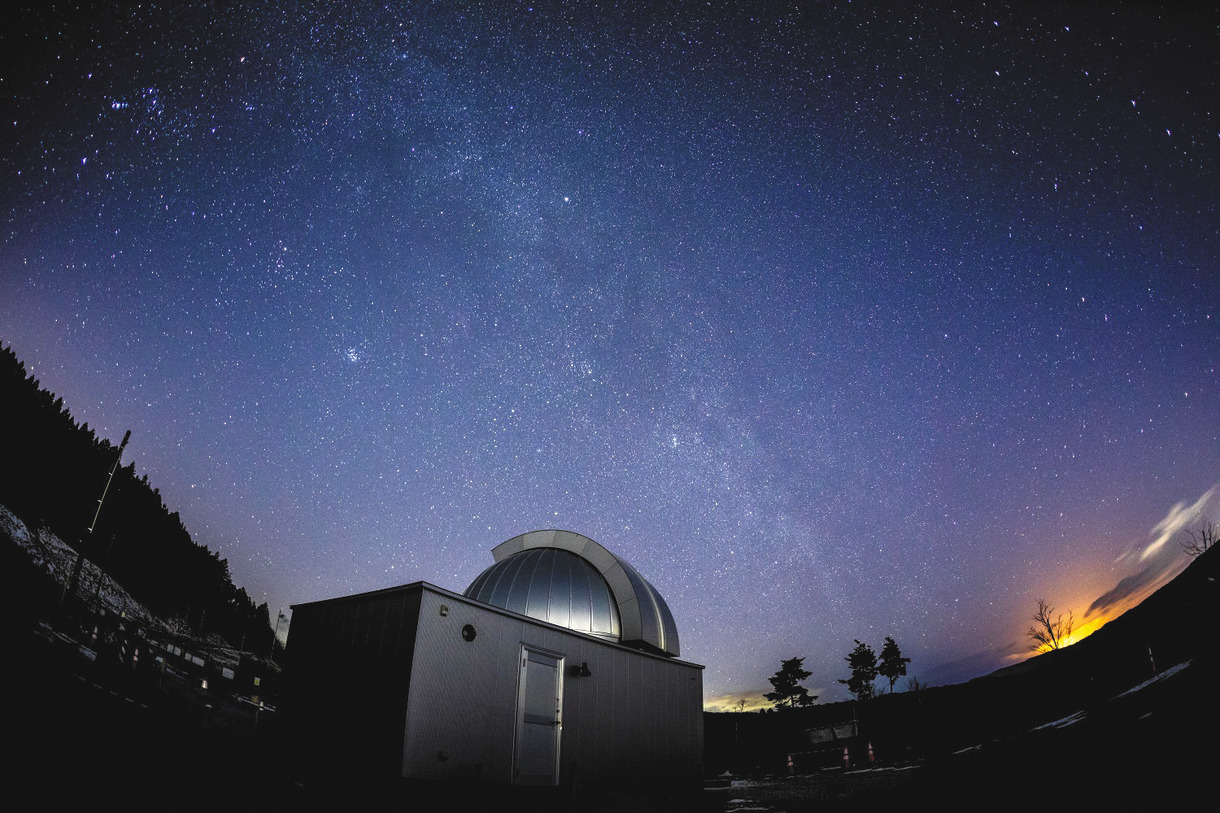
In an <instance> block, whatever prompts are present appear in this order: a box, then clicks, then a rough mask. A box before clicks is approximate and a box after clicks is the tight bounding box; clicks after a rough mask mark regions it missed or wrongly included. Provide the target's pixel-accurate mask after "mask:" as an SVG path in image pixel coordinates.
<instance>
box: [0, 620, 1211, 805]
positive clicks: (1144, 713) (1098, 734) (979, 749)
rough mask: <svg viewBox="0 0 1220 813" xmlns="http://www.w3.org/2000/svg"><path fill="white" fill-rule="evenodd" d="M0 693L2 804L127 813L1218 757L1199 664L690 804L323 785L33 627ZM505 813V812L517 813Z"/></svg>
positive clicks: (901, 779) (474, 801)
mask: <svg viewBox="0 0 1220 813" xmlns="http://www.w3.org/2000/svg"><path fill="white" fill-rule="evenodd" d="M10 632H11V637H10V639H9V641H8V645H7V647H6V648H7V651H8V653H9V654H10V655H12V656H13V657H12V659H11V660H10V661H9V662H10V664H12V666H11V667H10V668H9V669H8V670H7V674H6V685H5V689H4V690H5V695H4V708H5V718H6V724H5V726H4V731H5V739H6V740H7V741H8V742H9V743H10V744H12V745H15V746H16V748H17V751H16V755H15V756H14V758H13V759H12V760H11V761H10V762H9V764H8V765H7V766H6V774H8V776H9V777H10V782H9V793H10V794H11V796H10V798H19V797H20V796H21V795H24V794H20V793H19V792H20V791H32V792H33V793H34V794H36V796H35V798H40V799H43V800H44V801H45V802H46V803H50V804H54V805H55V806H56V807H60V806H63V805H66V804H73V803H84V804H89V803H90V802H94V803H96V802H108V803H109V802H119V803H123V804H126V805H128V806H131V807H134V808H136V809H147V808H153V807H164V806H179V805H184V804H185V805H188V806H189V807H191V808H192V809H197V808H200V807H212V806H216V807H218V808H220V809H253V808H257V807H264V806H272V805H274V806H276V807H285V806H290V807H291V808H293V809H302V808H304V809H327V808H333V807H336V806H343V807H346V808H348V809H364V808H371V807H381V806H383V805H394V806H411V807H414V806H419V804H420V803H428V806H429V807H431V806H434V805H435V806H441V807H444V808H447V809H467V808H473V807H483V806H485V805H489V804H490V805H497V806H500V805H503V804H504V803H506V802H516V803H528V804H529V806H531V807H535V808H537V809H544V810H545V809H555V810H558V809H571V808H572V807H573V806H574V805H575V807H576V808H577V809H582V810H587V811H599V810H605V811H618V810H640V811H650V810H658V811H659V810H693V811H708V812H709V813H718V812H719V811H725V812H726V813H727V811H735V810H744V809H750V808H752V809H763V810H785V811H806V810H808V811H813V810H819V811H824V810H847V809H852V810H858V809H862V806H863V809H873V808H878V807H881V806H882V805H888V804H894V805H911V804H916V805H918V804H927V805H932V806H936V807H938V808H941V809H955V808H958V807H965V806H974V805H978V804H993V803H1002V804H1006V806H1008V805H1011V804H1014V803H1015V804H1024V803H1028V804H1037V805H1039V806H1044V805H1046V804H1048V803H1051V804H1053V805H1054V806H1056V807H1057V806H1060V805H1068V804H1087V805H1089V806H1095V805H1099V804H1121V805H1122V806H1123V807H1124V808H1129V807H1130V806H1132V805H1134V804H1139V803H1147V802H1156V803H1158V804H1166V803H1168V804H1173V803H1175V802H1178V801H1185V800H1187V799H1188V798H1193V797H1194V796H1195V795H1196V794H1197V793H1199V792H1201V791H1202V792H1204V793H1209V795H1210V790H1211V788H1212V786H1213V780H1212V776H1211V774H1212V771H1213V770H1214V762H1215V758H1216V756H1217V755H1218V748H1217V744H1216V738H1217V736H1218V733H1217V729H1216V723H1217V721H1218V720H1220V717H1218V716H1217V707H1218V704H1217V699H1216V694H1215V686H1216V677H1217V671H1216V668H1215V663H1214V660H1213V659H1211V658H1204V659H1195V661H1194V662H1192V663H1191V664H1190V665H1189V666H1185V667H1180V668H1178V669H1176V670H1172V669H1167V670H1165V671H1164V672H1163V673H1162V675H1161V677H1160V678H1159V679H1156V680H1154V681H1152V682H1150V683H1148V684H1146V685H1144V686H1143V687H1142V688H1139V689H1138V690H1134V691H1130V692H1128V693H1126V694H1122V695H1120V696H1116V697H1112V698H1108V699H1106V700H1105V701H1104V702H1100V703H1098V704H1097V705H1096V707H1094V708H1089V709H1082V710H1080V713H1079V714H1078V715H1075V716H1073V717H1069V718H1065V719H1063V720H1061V721H1059V724H1058V725H1045V726H1042V727H1040V728H1035V729H1033V730H1030V731H1026V732H1023V733H1021V734H1019V735H1016V736H1009V737H1006V738H1003V739H999V740H994V741H988V742H980V743H977V744H976V745H975V746H974V747H971V748H966V749H959V750H957V751H955V752H952V753H944V754H939V755H933V756H925V757H923V758H921V759H915V760H912V761H910V762H906V763H902V764H890V765H878V766H873V767H870V768H867V769H863V770H843V769H832V770H823V771H818V772H814V773H810V774H806V775H799V776H793V777H785V776H770V777H756V778H753V779H751V780H749V781H744V780H741V779H736V780H734V779H730V778H725V779H723V780H721V782H719V783H718V784H719V786H713V785H716V784H717V783H715V782H710V783H709V787H707V788H705V789H702V790H694V791H693V792H689V793H687V794H685V795H675V794H665V793H661V792H659V791H656V790H643V789H633V788H632V787H631V786H630V785H629V784H626V783H625V784H624V785H623V786H620V787H615V788H577V789H575V790H573V789H554V790H553V791H548V792H543V793H537V792H535V793H533V794H523V793H518V792H513V791H511V790H509V789H504V788H489V787H478V786H475V787H435V786H419V785H407V784H402V783H392V784H388V785H384V786H373V785H369V784H368V783H359V784H351V783H347V784H345V783H343V782H333V781H328V780H327V778H326V777H318V776H301V775H299V774H297V773H296V772H295V771H294V760H293V758H292V749H291V743H286V742H282V741H281V740H280V738H279V737H278V731H279V728H280V727H279V721H278V720H277V719H276V713H274V712H268V711H265V710H259V709H258V707H257V706H253V705H251V704H249V703H247V702H243V701H241V700H239V699H234V698H229V697H223V696H217V695H212V694H209V693H208V692H207V691H206V690H204V689H202V688H201V687H200V686H198V685H196V684H195V683H194V682H191V681H187V680H186V679H182V678H178V677H176V676H174V675H173V674H172V673H166V672H164V671H161V672H157V673H155V675H156V679H155V680H152V679H149V678H148V674H149V672H142V673H140V675H139V676H137V674H136V673H134V672H132V671H130V670H129V671H122V670H117V671H116V670H113V669H110V668H108V667H107V666H106V665H105V664H104V663H100V662H99V660H100V659H93V660H91V659H90V658H88V657H87V656H86V655H85V654H82V650H81V647H80V644H79V642H77V641H74V640H72V639H70V638H69V637H67V636H64V635H62V634H59V633H56V632H54V631H52V630H51V629H50V628H48V627H47V626H46V625H43V624H34V625H33V626H32V627H26V628H25V629H23V630H17V629H14V630H11V631H10ZM514 806H517V805H515V804H514Z"/></svg>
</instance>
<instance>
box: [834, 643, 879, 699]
mask: <svg viewBox="0 0 1220 813" xmlns="http://www.w3.org/2000/svg"><path fill="white" fill-rule="evenodd" d="M844 660H846V661H847V665H848V666H850V667H851V677H849V678H848V679H847V680H840V681H839V682H840V683H842V684H844V685H845V686H847V691H849V692H851V693H852V694H853V695H855V697H856V699H857V700H868V699H869V698H870V697H872V696H873V695H874V694H875V691H874V687H873V681H875V680H876V679H877V653H875V652H873V648H872V647H871V646H869V645H868V644H863V643H860V641H859V640H857V641H856V648H855V649H853V650H852V651H851V654H850V655H848V656H847V657H846V658H845V659H844Z"/></svg>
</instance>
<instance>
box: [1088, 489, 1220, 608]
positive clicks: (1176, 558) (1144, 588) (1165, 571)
mask: <svg viewBox="0 0 1220 813" xmlns="http://www.w3.org/2000/svg"><path fill="white" fill-rule="evenodd" d="M1218 493H1220V484H1218V485H1214V486H1212V487H1211V488H1209V489H1208V490H1207V491H1205V492H1203V495H1202V496H1200V497H1199V499H1197V500H1195V501H1194V503H1193V504H1191V505H1187V504H1186V503H1185V501H1183V502H1178V503H1175V504H1174V506H1173V507H1172V508H1170V509H1169V513H1167V514H1166V515H1165V518H1164V519H1162V520H1161V521H1160V522H1158V523H1157V524H1156V525H1154V526H1152V530H1151V531H1149V536H1151V537H1153V540H1152V541H1151V542H1149V543H1148V544H1147V545H1146V546H1144V547H1143V548H1142V549H1141V548H1139V547H1133V548H1132V549H1131V550H1129V551H1127V552H1126V553H1124V554H1123V555H1122V556H1120V557H1118V561H1120V562H1127V563H1131V564H1133V565H1134V566H1135V567H1136V570H1135V572H1134V573H1130V574H1128V575H1126V576H1124V577H1123V578H1122V579H1120V580H1119V582H1118V584H1116V585H1114V587H1113V588H1111V589H1110V590H1107V591H1106V592H1105V593H1103V594H1101V595H1100V596H1098V597H1097V598H1096V599H1094V601H1093V603H1092V604H1090V605H1089V609H1088V610H1086V611H1085V614H1084V617H1085V618H1089V617H1090V616H1092V615H1093V614H1095V613H1101V614H1104V615H1111V614H1117V613H1119V612H1122V611H1123V610H1126V609H1127V608H1128V607H1130V606H1131V605H1132V604H1133V603H1134V602H1135V601H1136V600H1137V599H1142V598H1143V597H1144V596H1145V595H1147V593H1149V592H1151V591H1152V590H1153V589H1155V588H1156V587H1159V586H1160V585H1161V584H1163V583H1164V582H1165V581H1167V580H1168V579H1169V578H1171V577H1172V576H1175V575H1177V573H1178V572H1180V571H1181V570H1182V568H1183V567H1185V566H1186V564H1187V562H1186V561H1185V560H1184V558H1183V557H1182V556H1181V555H1179V554H1180V552H1179V551H1178V550H1177V548H1176V547H1171V546H1167V543H1168V542H1169V540H1170V539H1172V538H1173V537H1174V536H1175V535H1177V534H1178V533H1179V532H1181V531H1182V530H1184V529H1186V528H1189V527H1190V526H1191V525H1193V524H1195V523H1196V522H1197V521H1198V520H1199V518H1200V517H1202V516H1204V514H1205V512H1206V510H1207V507H1208V504H1209V503H1210V502H1211V501H1212V500H1213V499H1214V498H1215V497H1216V495H1217V494H1218Z"/></svg>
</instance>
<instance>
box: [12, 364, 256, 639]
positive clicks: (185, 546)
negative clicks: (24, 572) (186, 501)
mask: <svg viewBox="0 0 1220 813" xmlns="http://www.w3.org/2000/svg"><path fill="white" fill-rule="evenodd" d="M0 403H3V404H4V416H3V425H2V426H3V428H2V431H3V447H4V449H5V451H6V454H5V457H6V465H4V466H3V467H0V505H4V506H6V507H7V508H8V509H9V510H11V511H12V512H13V514H15V515H16V516H17V517H19V518H20V519H21V520H22V521H23V522H24V523H25V525H27V526H28V527H29V528H30V529H31V530H34V531H38V530H41V529H47V530H49V531H50V532H51V533H53V534H54V535H55V536H57V537H59V538H60V539H62V540H64V541H65V542H67V543H68V544H70V545H72V546H73V547H74V548H76V549H77V550H78V551H79V552H80V553H82V554H83V555H84V556H85V557H87V558H88V559H89V560H91V561H93V562H94V563H96V564H97V565H98V566H99V567H100V568H101V569H102V570H104V571H105V572H106V573H108V574H109V575H110V576H111V577H113V578H114V579H115V580H116V581H117V582H119V583H120V584H121V585H122V586H123V587H124V588H125V589H126V591H127V592H128V593H130V594H131V595H132V596H133V597H134V598H135V599H136V600H137V601H139V602H140V603H141V604H143V605H144V606H146V607H147V608H149V610H151V611H152V612H153V613H154V614H156V615H157V616H158V617H160V618H162V619H166V620H169V619H181V621H182V622H183V623H184V625H185V626H187V627H189V628H190V629H192V630H194V631H195V632H196V633H201V634H204V635H219V636H220V637H221V638H223V639H224V640H226V641H227V642H228V643H229V644H230V645H232V646H238V645H242V644H243V643H244V647H245V648H246V649H247V650H250V651H254V652H259V653H262V654H268V653H270V652H271V650H272V647H273V645H274V644H273V635H274V632H273V630H272V627H271V618H270V612H269V609H268V607H267V605H266V603H263V604H261V605H257V606H256V605H255V603H254V601H253V600H252V599H251V598H250V596H249V595H247V593H246V591H245V590H244V589H243V588H240V587H237V586H236V585H234V584H233V580H232V577H231V575H230V573H229V564H228V562H227V561H226V560H225V559H222V558H221V557H220V556H219V555H217V554H216V553H215V552H213V551H211V550H209V549H208V548H207V547H206V546H204V545H202V544H199V543H197V542H196V541H195V540H194V539H192V538H191V534H190V532H189V531H188V530H187V529H186V527H185V526H184V525H183V523H182V520H181V518H180V517H179V516H178V513H177V512H175V511H170V510H169V509H168V508H167V507H166V505H165V503H164V501H163V500H162V499H161V493H160V491H158V490H157V489H156V488H155V487H153V485H152V484H151V483H149V481H148V476H147V475H141V476H139V477H137V476H136V473H135V465H134V464H131V463H129V464H127V465H121V466H120V467H119V468H118V469H117V471H116V472H115V475H114V479H113V482H111V484H110V486H109V489H108V491H107V493H106V499H105V504H104V506H103V510H102V512H101V514H100V515H99V517H98V521H97V525H96V526H95V527H94V529H93V532H92V533H90V532H89V530H88V529H89V526H90V523H91V522H92V521H93V517H94V514H95V512H96V509H97V504H98V503H97V501H98V498H99V496H101V493H102V489H103V487H104V486H105V485H106V482H107V476H108V474H109V472H110V469H111V467H112V466H114V463H115V460H116V459H117V457H118V451H119V448H118V447H117V446H116V445H114V444H113V443H111V441H110V440H109V439H106V438H98V437H97V436H96V435H95V433H94V431H93V430H92V429H90V428H89V425H88V424H83V425H82V424H79V423H77V421H76V420H75V419H74V418H73V417H72V413H71V412H70V411H69V409H68V407H67V406H66V405H65V404H64V402H63V399H62V398H58V397H56V396H55V395H54V394H53V393H51V392H48V391H47V390H45V389H43V388H42V387H41V386H40V385H39V382H38V381H37V379H35V378H34V376H33V375H32V374H29V375H27V373H26V370H25V365H24V364H23V363H22V362H21V361H20V360H19V359H18V358H17V355H16V353H15V352H14V351H13V350H12V348H11V347H2V346H0ZM5 581H6V582H13V584H12V585H11V587H12V588H13V589H16V590H17V591H18V592H19V593H20V594H23V595H24V598H22V599H20V600H18V599H17V598H16V597H15V596H12V595H11V594H10V599H12V604H13V605H14V606H16V607H25V608H26V609H29V608H30V607H32V606H35V605H37V604H39V603H42V602H44V601H46V600H47V596H46V593H47V591H46V589H45V587H42V588H37V587H36V584H37V582H38V580H37V579H35V580H34V581H33V582H31V581H30V580H28V579H27V580H24V581H18V580H11V579H6V580H5ZM77 587H78V588H80V593H81V594H82V596H84V597H86V598H87V597H88V594H89V588H88V585H77ZM51 592H52V593H53V592H54V590H52V591H51Z"/></svg>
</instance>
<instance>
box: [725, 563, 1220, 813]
mask: <svg viewBox="0 0 1220 813" xmlns="http://www.w3.org/2000/svg"><path fill="white" fill-rule="evenodd" d="M1218 577H1220V552H1218V551H1217V550H1216V548H1212V549H1210V550H1208V551H1207V552H1206V553H1204V554H1202V555H1200V556H1197V557H1196V558H1195V559H1194V560H1193V561H1192V562H1191V564H1190V565H1189V566H1188V567H1187V568H1186V569H1185V570H1183V571H1182V573H1180V574H1179V575H1178V576H1177V578H1175V579H1174V580H1173V581H1171V582H1169V583H1168V584H1166V585H1164V586H1163V587H1162V588H1161V589H1160V590H1158V591H1157V592H1156V593H1154V594H1153V595H1151V596H1149V597H1148V598H1147V599H1145V600H1144V601H1143V602H1142V603H1141V604H1140V605H1138V606H1137V607H1134V608H1132V609H1131V610H1129V611H1128V612H1126V613H1125V614H1123V615H1122V616H1120V617H1119V618H1117V619H1115V620H1114V621H1111V622H1110V623H1108V624H1107V625H1105V626H1104V627H1102V628H1101V629H1099V630H1098V631H1097V632H1095V633H1094V634H1093V635H1091V636H1089V637H1088V638H1085V639H1084V640H1082V641H1080V642H1079V643H1076V644H1074V645H1072V646H1069V647H1067V648H1065V649H1061V650H1056V651H1053V652H1048V653H1044V654H1040V655H1037V656H1034V657H1031V658H1029V659H1028V660H1026V661H1024V662H1022V663H1020V664H1017V665H1014V666H1011V667H1006V668H1004V669H1000V670H998V671H996V672H993V673H991V674H989V675H986V676H984V677H980V678H976V679H974V680H971V681H969V682H967V683H962V684H956V685H951V686H941V687H933V688H929V689H923V690H920V691H913V692H900V693H897V694H888V695H883V696H880V697H877V698H875V699H873V700H871V701H865V702H862V703H855V702H844V703H833V704H827V705H822V706H814V707H810V708H806V709H796V710H791V711H777V712H771V713H761V714H760V713H731V712H729V713H707V714H705V716H704V720H705V738H706V743H707V747H706V751H705V755H704V758H705V766H706V768H707V770H708V772H709V773H721V772H723V771H729V772H731V773H732V774H733V775H736V776H754V777H763V776H781V777H782V776H788V775H790V774H795V775H796V776H795V779H796V780H799V781H797V782H796V784H791V783H789V784H787V785H785V786H784V787H785V788H786V790H782V791H776V793H775V795H773V796H769V795H768V794H767V792H766V791H763V790H758V791H757V792H756V793H755V794H754V795H753V796H752V795H751V793H750V792H749V791H746V790H742V789H740V788H734V789H733V792H734V793H735V794H736V795H738V796H745V797H747V798H749V799H752V800H755V801H759V802H762V803H765V804H771V805H779V806H781V807H784V809H805V808H804V807H803V805H810V804H812V803H813V802H815V801H817V802H818V803H819V804H823V803H833V802H834V801H835V800H836V799H838V800H839V801H843V800H845V799H849V798H850V799H852V800H854V801H855V802H859V801H860V800H861V799H862V798H866V799H868V800H870V801H872V802H875V803H878V804H880V803H882V802H883V801H895V802H897V801H899V797H903V798H905V797H913V798H915V797H917V798H923V797H927V798H929V799H936V800H938V801H941V802H945V803H962V804H965V803H987V802H996V801H998V800H1000V799H1004V798H1006V795H1012V801H1017V800H1019V799H1021V798H1024V796H1023V794H1026V793H1028V794H1030V796H1029V798H1030V799H1038V800H1040V802H1041V803H1051V802H1053V804H1052V806H1057V805H1059V804H1066V803H1067V802H1069V801H1072V802H1080V803H1089V804H1093V805H1096V804H1105V803H1114V804H1124V805H1129V804H1131V803H1132V802H1134V801H1136V800H1141V801H1157V802H1163V801H1167V800H1172V799H1176V798H1183V799H1185V798H1187V797H1188V796H1189V793H1190V792H1193V791H1199V790H1202V789H1205V788H1206V787H1207V786H1208V785H1209V783H1210V779H1209V778H1208V777H1209V772H1208V770H1207V767H1208V764H1209V763H1210V762H1211V760H1212V758H1213V757H1215V756H1216V754H1217V750H1218V749H1217V746H1216V744H1215V739H1214V730H1215V726H1216V724H1217V723H1218V722H1220V701H1218V700H1217V698H1216V693H1215V691H1214V688H1213V687H1214V685H1215V681H1216V678H1217V675H1218V669H1217V667H1218V666H1220V658H1218V651H1220V646H1218V645H1220V584H1218V581H1217V579H1218ZM852 721H854V722H855V726H856V727H855V728H854V729H853V728H852V727H851V723H852ZM835 724H841V727H842V724H846V727H845V729H844V734H845V736H843V737H842V738H841V739H839V740H837V741H835V742H832V743H829V744H827V743H821V744H819V743H818V742H816V740H817V738H818V732H824V731H826V730H827V729H828V727H830V726H832V725H835ZM853 732H856V733H855V734H854V736H852V733H853ZM845 750H846V758H847V759H848V760H850V766H851V768H852V769H853V770H854V769H859V768H899V767H908V768H913V770H911V771H910V772H908V773H906V774H901V777H902V778H901V779H895V778H893V777H896V776H899V774H892V775H891V779H890V780H889V781H887V782H884V783H880V784H878V785H876V786H875V787H873V786H868V785H857V786H855V787H848V786H843V785H837V784H835V783H841V782H844V781H845V780H844V779H843V778H842V777H845V776H846V775H848V773H850V772H845V771H843V770H842V769H843V767H844V765H845V762H844V759H845ZM789 760H791V767H789ZM828 769H829V770H830V772H831V773H830V774H828V773H827V770H828ZM832 774H834V775H835V776H836V777H839V778H835V779H830V778H828V777H830V776H831V775H832ZM863 781H864V780H861V782H863ZM831 786H834V787H836V788H838V790H836V791H835V792H834V793H830V792H828V791H826V788H827V787H831ZM797 788H802V789H803V790H797ZM862 788H864V789H862ZM868 788H871V790H870V789H868ZM802 794H804V795H802ZM836 794H837V795H836ZM810 809H812V808H810ZM820 809H826V808H824V807H823V808H820ZM830 809H833V804H832V805H831V808H830Z"/></svg>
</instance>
